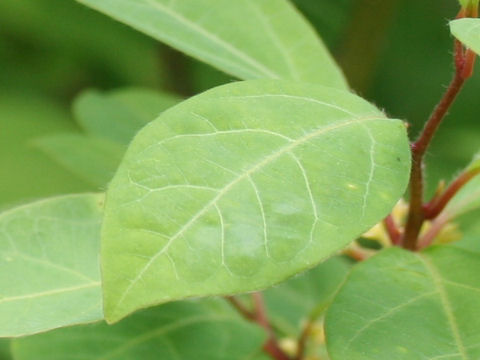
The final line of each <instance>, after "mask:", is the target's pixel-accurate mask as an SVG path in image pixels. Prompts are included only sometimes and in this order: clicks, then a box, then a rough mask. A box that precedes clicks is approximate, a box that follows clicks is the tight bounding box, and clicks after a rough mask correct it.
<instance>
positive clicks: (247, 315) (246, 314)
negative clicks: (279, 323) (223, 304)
mask: <svg viewBox="0 0 480 360" xmlns="http://www.w3.org/2000/svg"><path fill="white" fill-rule="evenodd" d="M225 299H226V300H227V301H228V302H229V303H230V304H231V305H232V306H233V307H234V308H235V309H236V310H237V311H238V312H239V313H240V314H242V316H243V317H244V318H246V319H248V320H250V321H255V314H254V313H253V312H251V311H250V310H248V309H247V308H246V307H245V306H244V305H243V304H242V303H241V302H240V301H239V300H238V299H237V298H236V297H234V296H226V297H225Z"/></svg>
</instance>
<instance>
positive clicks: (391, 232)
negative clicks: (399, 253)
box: [383, 214, 402, 245]
mask: <svg viewBox="0 0 480 360" xmlns="http://www.w3.org/2000/svg"><path fill="white" fill-rule="evenodd" d="M383 225H384V226H385V229H386V230H387V233H388V237H389V238H390V240H391V242H392V244H393V245H400V243H401V241H402V232H401V231H400V229H399V228H398V226H397V224H396V223H395V219H394V218H393V216H392V214H390V215H388V216H387V217H386V218H385V219H383Z"/></svg>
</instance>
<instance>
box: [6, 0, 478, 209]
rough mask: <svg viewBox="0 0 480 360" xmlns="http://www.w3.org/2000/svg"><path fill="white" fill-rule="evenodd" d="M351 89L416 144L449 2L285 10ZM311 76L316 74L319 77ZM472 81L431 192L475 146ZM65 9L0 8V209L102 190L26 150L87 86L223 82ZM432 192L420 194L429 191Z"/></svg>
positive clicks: (54, 126)
mask: <svg viewBox="0 0 480 360" xmlns="http://www.w3.org/2000/svg"><path fill="white" fill-rule="evenodd" d="M294 3H295V4H296V5H297V7H298V8H299V10H300V11H301V12H302V13H303V14H304V15H305V16H306V17H307V18H308V19H309V20H310V21H311V23H312V24H313V25H314V26H315V28H316V29H317V31H318V33H319V34H320V35H321V37H322V38H323V39H324V41H325V42H326V43H327V45H328V46H329V48H330V49H331V51H332V52H333V54H334V55H335V57H336V58H337V59H338V61H339V63H340V64H341V66H342V67H343V69H344V71H345V72H346V74H347V75H348V78H349V79H350V83H351V85H352V87H353V89H354V90H355V91H356V92H357V93H358V94H360V95H362V96H364V97H366V98H367V99H368V100H370V101H372V102H373V103H375V104H376V105H377V106H379V107H380V108H382V109H385V111H386V112H387V113H388V114H389V115H390V116H392V117H396V118H400V119H403V120H406V121H408V122H409V123H410V124H411V133H412V134H416V133H417V132H418V131H419V129H420V127H421V124H422V123H423V122H424V121H425V119H426V118H427V117H428V115H429V113H430V111H431V109H432V108H433V106H434V105H435V103H436V102H437V101H438V99H439V97H440V95H441V94H442V92H443V90H444V87H445V86H446V85H447V84H448V82H449V80H450V77H451V74H452V70H453V68H452V64H451V52H452V50H451V48H452V39H451V37H450V35H449V31H448V26H447V23H448V19H452V18H454V17H455V15H456V12H457V11H458V5H457V1H456V0H441V1H438V0H422V1H418V0H335V1H333V0H294ZM319 71H321V69H319ZM479 73H480V71H477V75H475V77H474V79H472V80H471V81H469V83H468V85H467V86H466V88H465V91H464V92H463V93H462V94H461V96H460V98H459V100H458V102H457V103H456V104H455V106H454V108H453V109H452V111H451V113H450V116H449V118H448V119H447V121H446V122H445V124H444V125H443V126H442V129H441V132H440V134H439V136H438V137H437V138H436V140H435V144H434V147H433V148H432V149H431V151H430V154H429V168H428V176H429V180H430V184H435V182H436V181H437V179H439V178H445V179H447V180H449V179H450V178H451V177H452V173H453V172H455V171H456V170H458V169H460V168H461V167H462V166H463V165H464V164H465V163H467V162H468V161H469V160H470V158H471V156H472V154H473V153H474V152H476V151H477V150H478V148H479V141H478V139H479V133H480V126H479V124H478V118H479V116H478V115H477V114H478V113H479V110H480V104H478V102H477V101H476V99H477V94H479V90H480V74H479ZM233 80H234V79H232V78H231V77H230V76H227V75H224V74H221V73H219V72H218V71H216V70H214V69H212V68H210V67H208V66H206V65H203V64H200V63H198V62H196V61H194V60H192V59H190V58H187V57H186V56H184V55H182V54H180V53H178V52H176V51H174V50H172V49H169V48H167V47H165V46H163V45H162V44H160V43H158V42H156V41H154V40H151V39H150V38H148V37H146V36H144V35H142V34H140V33H137V32H135V31H134V30H131V29H130V28H128V27H126V26H124V25H121V24H119V23H117V22H115V21H113V20H111V19H110V18H107V17H106V16H103V15H101V14H98V13H95V12H94V11H92V10H90V9H87V8H85V7H83V6H81V5H79V4H77V3H75V2H74V1H73V0H1V1H0V166H1V173H0V208H2V207H7V206H11V205H13V204H16V203H20V202H24V201H27V200H31V199H35V198H38V197H44V196H48V195H54V194H61V193H69V192H79V191H96V190H102V186H99V185H95V184H92V183H89V182H88V181H85V179H82V178H81V177H79V176H77V175H75V174H74V173H73V172H71V171H69V170H66V169H64V168H63V167H62V166H61V165H60V164H59V163H57V162H56V161H55V160H52V159H51V158H50V157H48V156H47V155H46V154H45V152H43V151H41V149H40V148H39V147H38V146H36V140H37V139H38V138H39V137H42V136H45V135H48V134H56V133H60V132H61V133H65V132H71V133H78V132H79V131H80V129H79V126H78V125H77V124H76V122H75V120H74V117H73V116H72V111H71V106H72V103H73V100H74V99H75V98H76V96H78V95H79V94H80V93H81V92H82V91H84V90H86V89H90V88H96V89H100V90H111V89H118V88H122V87H132V86H133V87H145V88H149V89H154V90H162V91H168V92H170V93H172V94H177V95H180V96H183V97H186V96H191V95H194V94H197V93H199V92H201V91H203V90H206V89H208V88H211V87H213V86H216V85H219V84H222V83H226V82H230V81H233ZM432 188H433V186H432V185H431V186H430V190H431V189H432Z"/></svg>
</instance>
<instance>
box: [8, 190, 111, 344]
mask: <svg viewBox="0 0 480 360" xmlns="http://www.w3.org/2000/svg"><path fill="white" fill-rule="evenodd" d="M102 202H103V196H102V195H95V194H92V195H70V196H63V197H58V198H52V199H47V200H43V201H39V202H35V203H32V204H28V205H24V206H20V207H17V208H14V209H12V210H8V211H5V212H3V213H1V214H0V319H1V321H0V337H6V336H9V337H12V336H22V335H28V334H33V333H36V332H41V331H45V330H49V329H53V328H57V327H60V326H66V325H71V324H78V323H85V322H91V321H95V320H98V319H102V318H103V314H102V298H101V289H100V272H99V259H98V257H99V256H98V253H99V251H100V249H99V248H100V241H99V240H100V223H101V209H102Z"/></svg>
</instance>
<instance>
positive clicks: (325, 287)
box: [264, 257, 351, 336]
mask: <svg viewBox="0 0 480 360" xmlns="http://www.w3.org/2000/svg"><path fill="white" fill-rule="evenodd" d="M350 268H351V265H350V262H349V261H348V260H347V259H345V258H343V257H333V258H331V259H329V260H327V261H326V262H324V263H322V264H320V265H318V266H317V267H315V268H314V269H312V270H310V271H308V272H306V273H305V274H301V275H300V276H298V277H295V278H293V279H290V280H288V281H286V282H285V283H283V284H281V285H280V286H276V287H272V288H271V289H268V290H266V291H265V292H264V298H265V302H266V304H267V309H268V313H269V318H270V320H271V322H272V323H273V324H275V327H276V328H278V329H281V330H282V332H283V333H285V334H286V335H295V336H297V335H298V334H299V332H300V330H301V327H302V325H304V323H305V321H306V320H307V319H308V318H310V317H317V316H318V315H320V314H321V313H322V311H323V310H325V309H326V308H327V306H328V305H329V304H330V302H331V301H332V298H333V296H334V295H335V293H336V292H337V290H338V289H339V287H340V285H341V284H342V283H343V281H344V280H345V278H346V276H347V274H348V273H349V271H350Z"/></svg>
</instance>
